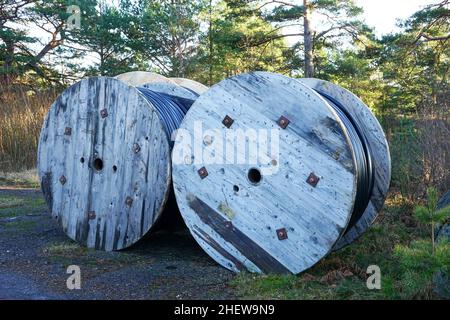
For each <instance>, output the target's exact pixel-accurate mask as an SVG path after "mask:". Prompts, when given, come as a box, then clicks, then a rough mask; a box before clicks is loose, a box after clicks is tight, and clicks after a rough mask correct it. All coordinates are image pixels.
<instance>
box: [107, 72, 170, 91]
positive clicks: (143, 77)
mask: <svg viewBox="0 0 450 320" xmlns="http://www.w3.org/2000/svg"><path fill="white" fill-rule="evenodd" d="M115 78H116V79H119V80H120V81H123V82H125V83H126V84H129V85H131V86H135V87H138V86H142V85H144V84H146V83H153V82H166V83H172V84H175V82H174V81H172V80H171V79H169V78H167V77H164V76H162V75H160V74H157V73H154V72H147V71H131V72H126V73H122V74H119V75H118V76H116V77H115Z"/></svg>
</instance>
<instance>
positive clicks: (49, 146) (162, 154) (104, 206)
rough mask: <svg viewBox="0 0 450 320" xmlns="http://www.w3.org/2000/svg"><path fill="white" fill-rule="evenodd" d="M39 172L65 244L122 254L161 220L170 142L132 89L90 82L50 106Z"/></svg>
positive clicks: (78, 85) (106, 81) (150, 109)
mask: <svg viewBox="0 0 450 320" xmlns="http://www.w3.org/2000/svg"><path fill="white" fill-rule="evenodd" d="M67 128H70V130H68V129H67ZM69 133H70V134H69ZM38 170H39V175H40V177H41V183H42V189H43V192H44V195H45V198H46V200H47V203H48V205H49V207H50V209H51V211H52V215H53V216H54V217H55V218H56V219H58V221H59V223H60V224H61V226H62V228H63V230H64V232H66V234H67V235H68V236H69V237H70V238H72V239H73V240H75V241H78V242H79V243H81V244H83V245H86V246H87V247H89V248H96V249H102V250H107V251H110V250H120V249H123V248H126V247H129V246H130V245H132V244H134V243H135V242H136V241H138V240H139V239H140V238H142V237H143V236H144V235H145V234H146V233H147V232H148V231H149V230H150V228H151V227H152V226H153V224H154V223H155V221H156V220H157V219H158V218H159V216H160V215H161V212H162V210H163V208H164V205H165V202H166V200H167V196H168V194H169V190H170V187H169V186H170V181H171V180H170V172H171V169H170V148H169V142H168V139H167V136H166V134H165V132H164V129H163V127H162V125H161V122H160V120H159V118H158V116H157V113H156V111H155V110H154V108H153V107H152V106H151V105H150V104H149V103H148V102H147V101H146V100H145V99H144V98H142V96H141V95H140V94H139V92H138V91H137V89H135V88H134V87H130V86H128V85H126V84H124V83H123V82H121V81H119V80H116V79H112V78H105V77H99V78H89V79H85V80H82V81H80V82H78V83H76V84H75V85H73V86H71V87H70V88H68V89H67V90H65V91H64V92H63V93H62V94H61V95H60V96H59V97H58V99H57V100H56V101H55V103H54V104H53V105H52V106H51V108H50V111H49V114H48V115H47V118H46V120H45V123H44V127H43V129H42V131H41V136H40V141H39V150H38ZM63 176H64V179H62V177H63Z"/></svg>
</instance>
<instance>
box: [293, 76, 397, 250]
mask: <svg viewBox="0 0 450 320" xmlns="http://www.w3.org/2000/svg"><path fill="white" fill-rule="evenodd" d="M298 81H300V82H301V83H302V84H305V85H307V86H308V87H310V88H312V89H314V90H315V91H316V92H318V93H319V94H321V95H325V96H326V97H330V98H331V99H333V100H334V101H336V102H337V103H338V104H339V105H340V107H341V108H343V109H344V110H345V112H346V113H347V114H348V115H349V118H351V119H353V121H354V122H355V123H356V124H357V125H358V126H359V127H360V128H359V131H360V132H361V133H362V134H363V135H364V136H365V141H366V143H367V144H368V147H369V148H370V153H371V156H372V159H373V161H372V166H373V188H372V191H371V194H370V197H369V202H368V204H367V205H366V207H365V209H363V210H362V212H361V214H360V215H359V216H358V219H357V220H356V221H354V222H352V223H351V224H350V225H349V227H348V228H347V230H346V232H345V233H344V235H343V236H342V238H341V239H340V240H339V241H338V243H337V244H336V245H335V247H334V249H335V250H337V249H340V248H342V247H344V246H346V245H348V244H350V243H351V242H353V241H354V240H355V239H357V238H358V237H359V236H361V235H362V234H363V233H364V232H365V231H366V230H367V229H368V228H369V227H370V225H372V223H373V222H374V220H375V218H376V217H377V216H378V213H379V212H380V210H381V208H382V207H383V204H384V201H385V199H386V196H387V193H388V190H389V183H390V180H391V158H390V154H389V146H388V143H387V140H386V137H385V134H384V132H383V129H382V127H381V125H380V123H379V122H378V120H377V119H376V117H375V116H374V115H373V113H372V112H371V111H370V109H369V108H368V107H367V106H366V105H365V104H364V102H362V101H361V99H359V98H358V97H357V96H356V95H355V94H353V93H352V92H350V91H348V90H346V89H344V88H342V87H339V86H338V85H335V84H333V83H331V82H328V81H324V80H319V79H298Z"/></svg>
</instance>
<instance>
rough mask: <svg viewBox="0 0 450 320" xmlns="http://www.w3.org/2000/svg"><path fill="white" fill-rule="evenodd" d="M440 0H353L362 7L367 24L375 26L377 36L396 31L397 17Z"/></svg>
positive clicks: (405, 15) (400, 17)
mask: <svg viewBox="0 0 450 320" xmlns="http://www.w3.org/2000/svg"><path fill="white" fill-rule="evenodd" d="M440 1H441V0H355V2H356V4H357V5H359V6H360V7H363V9H364V14H363V17H364V19H365V21H366V23H367V24H368V25H369V26H372V27H375V32H376V34H377V35H378V36H381V35H383V34H387V33H390V32H393V31H398V28H397V27H396V26H395V23H396V20H397V19H406V18H408V17H409V16H411V15H412V14H413V13H414V12H416V11H418V10H420V9H421V8H423V7H424V6H426V5H429V4H432V3H438V2H440Z"/></svg>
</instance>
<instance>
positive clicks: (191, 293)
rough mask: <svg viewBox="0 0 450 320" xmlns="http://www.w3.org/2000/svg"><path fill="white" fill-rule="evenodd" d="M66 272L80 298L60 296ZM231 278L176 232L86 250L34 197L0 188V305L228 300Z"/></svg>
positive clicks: (64, 292)
mask: <svg viewBox="0 0 450 320" xmlns="http://www.w3.org/2000/svg"><path fill="white" fill-rule="evenodd" d="M69 265H78V266H80V268H81V281H82V282H81V290H68V289H67V286H66V281H67V278H68V277H69V274H67V267H68V266H69ZM232 277H233V274H232V273H231V272H229V271H227V270H226V269H224V268H222V267H220V266H219V265H217V264H216V263H215V262H214V261H213V260H212V259H211V258H209V257H208V256H207V255H206V254H205V253H204V252H203V251H202V250H201V248H200V247H199V246H198V244H197V243H196V242H195V240H194V239H193V238H192V237H191V235H190V234H189V232H188V231H187V230H186V229H185V228H182V227H180V226H179V224H178V226H177V227H176V228H168V227H167V224H163V227H160V228H159V229H158V230H156V231H155V232H154V233H152V235H151V236H149V237H146V238H145V239H142V240H141V241H140V242H139V243H138V244H136V245H135V246H133V247H132V248H130V249H127V250H125V251H121V252H101V251H95V250H88V249H86V248H82V247H80V246H78V244H77V243H75V242H73V241H71V240H69V239H68V238H67V237H66V236H65V234H64V233H63V232H62V231H61V229H60V228H59V226H58V225H57V223H56V222H55V221H53V220H52V219H51V216H50V214H49V213H48V210H47V208H46V205H45V202H44V200H43V198H42V196H41V193H40V192H39V191H38V190H36V189H12V188H3V189H2V188H1V187H0V299H230V298H234V295H233V293H232V289H231V288H230V287H229V286H228V282H229V281H230V279H231V278H232Z"/></svg>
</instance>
